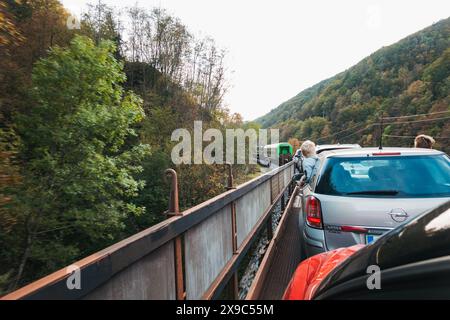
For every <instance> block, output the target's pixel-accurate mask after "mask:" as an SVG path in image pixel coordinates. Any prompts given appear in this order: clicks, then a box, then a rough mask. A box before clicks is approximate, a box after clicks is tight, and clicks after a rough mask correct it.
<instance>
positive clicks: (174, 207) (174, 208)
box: [165, 169, 182, 216]
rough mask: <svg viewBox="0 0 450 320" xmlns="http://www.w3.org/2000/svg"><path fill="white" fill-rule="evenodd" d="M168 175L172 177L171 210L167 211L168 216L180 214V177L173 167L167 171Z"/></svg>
mask: <svg viewBox="0 0 450 320" xmlns="http://www.w3.org/2000/svg"><path fill="white" fill-rule="evenodd" d="M165 173H166V175H167V176H170V178H171V187H170V197H169V210H167V211H166V214H167V216H178V215H182V214H180V206H179V204H178V177H177V172H176V171H175V170H173V169H167V170H166V171H165Z"/></svg>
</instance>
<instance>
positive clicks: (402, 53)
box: [255, 18, 450, 147]
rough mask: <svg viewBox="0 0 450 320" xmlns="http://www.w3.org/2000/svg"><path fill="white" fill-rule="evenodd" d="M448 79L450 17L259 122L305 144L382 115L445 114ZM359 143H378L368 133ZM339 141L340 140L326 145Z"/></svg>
mask: <svg viewBox="0 0 450 320" xmlns="http://www.w3.org/2000/svg"><path fill="white" fill-rule="evenodd" d="M449 75H450V18H446V19H443V20H440V21H438V22H436V23H434V24H432V25H431V26H429V27H427V28H425V29H422V30H420V31H417V32H415V33H413V34H411V35H409V36H407V37H405V38H403V39H401V40H400V41H398V42H396V43H394V44H392V45H389V46H383V47H382V48H380V49H378V50H377V51H375V52H373V53H372V54H370V55H369V56H367V57H365V58H363V59H362V60H361V61H360V62H358V63H357V64H355V65H353V66H351V67H350V68H348V69H346V70H344V71H342V72H340V73H338V74H336V75H334V76H332V77H330V78H328V79H325V80H322V81H320V82H318V83H317V84H315V85H313V86H311V87H309V88H307V89H305V90H302V91H301V92H299V93H298V94H297V95H295V96H294V97H292V98H291V99H288V100H286V101H285V102H283V103H281V104H280V105H279V106H278V107H276V108H274V109H272V110H271V111H270V112H269V113H267V114H266V115H264V116H262V117H259V118H257V119H256V120H255V122H257V123H259V124H261V125H262V127H264V128H267V127H276V128H280V129H281V135H280V137H281V138H282V139H283V140H287V139H289V138H298V139H300V140H303V139H306V138H310V139H318V138H320V137H323V136H326V135H329V134H330V133H334V132H337V131H340V130H342V129H345V128H347V127H351V126H352V125H355V124H356V125H357V124H364V123H367V122H368V121H373V120H375V118H376V117H379V116H380V115H381V114H383V115H384V116H400V115H401V116H403V115H411V114H418V113H428V112H433V111H446V110H450V109H449V105H450V99H449V90H450V78H449ZM447 122H448V121H447ZM394 127H395V126H394ZM449 130H450V128H448V124H446V123H445V122H444V123H439V122H436V123H430V124H427V125H422V126H412V127H411V128H409V130H406V129H405V128H401V127H396V128H393V126H391V127H387V129H386V128H385V132H384V134H385V135H389V133H391V134H392V133H396V134H404V135H405V134H406V133H408V134H409V135H412V134H415V131H420V132H425V133H428V134H433V135H443V134H446V135H450V132H449ZM369 135H370V136H369ZM354 140H355V139H353V141H350V142H359V143H362V144H364V145H369V144H373V142H374V134H373V133H372V134H363V135H362V136H361V137H359V139H357V140H358V141H354ZM337 141H339V137H336V139H331V140H329V141H327V142H337ZM387 141H389V139H387ZM339 142H341V141H339ZM391 142H393V141H391ZM408 143H410V142H408ZM397 144H400V145H401V144H405V143H402V142H398V143H397ZM445 144H448V141H447V142H445ZM442 145H444V143H443V142H442V143H441V146H442ZM445 146H446V145H445ZM445 146H444V147H445Z"/></svg>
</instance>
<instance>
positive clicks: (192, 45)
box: [0, 0, 255, 294]
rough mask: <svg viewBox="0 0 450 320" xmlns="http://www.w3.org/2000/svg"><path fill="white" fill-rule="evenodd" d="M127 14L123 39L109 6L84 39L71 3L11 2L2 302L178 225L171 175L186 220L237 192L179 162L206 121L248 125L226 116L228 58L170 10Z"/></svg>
mask: <svg viewBox="0 0 450 320" xmlns="http://www.w3.org/2000/svg"><path fill="white" fill-rule="evenodd" d="M127 15H128V18H129V19H130V21H131V29H129V30H126V32H127V36H124V35H123V32H125V31H124V30H123V28H121V27H120V25H123V23H122V24H121V23H120V19H122V17H121V16H120V15H119V14H118V13H117V12H114V10H112V9H111V8H109V7H108V6H106V5H104V4H103V3H102V2H97V3H96V5H93V6H89V10H88V11H87V13H86V14H85V15H84V16H83V20H82V22H81V25H82V28H81V29H80V30H69V29H67V26H66V21H67V17H68V14H67V12H66V11H65V9H64V8H63V6H62V5H61V3H60V2H59V1H58V0H33V1H30V0H22V1H17V0H8V1H6V2H5V3H3V2H2V3H0V22H1V21H6V22H7V23H6V24H4V25H1V26H0V89H1V95H0V247H1V248H2V250H1V251H0V294H2V293H5V292H8V291H11V290H14V289H16V288H17V287H19V286H21V285H23V284H26V283H28V282H30V281H32V280H35V279H37V278H39V277H41V276H43V275H46V274H48V273H51V272H53V271H55V270H57V269H59V268H62V267H64V266H66V265H67V264H70V263H72V262H74V261H76V260H77V259H81V258H83V257H85V256H87V255H89V254H91V253H93V252H95V251H97V250H99V249H102V248H104V247H106V246H108V245H110V244H113V243H114V242H117V241H119V240H122V239H123V238H125V237H127V236H130V235H132V234H134V233H136V232H138V231H140V230H142V229H144V228H147V227H149V226H152V225H154V224H155V223H157V222H159V221H161V220H163V219H165V215H164V211H165V210H166V209H167V204H168V196H169V183H168V182H167V181H166V179H165V176H164V170H165V169H167V168H169V167H173V168H174V169H176V171H177V172H178V176H179V192H180V196H179V197H180V207H181V208H182V209H185V208H187V207H191V206H193V205H196V204H198V203H200V202H202V201H205V200H207V199H209V198H211V197H213V196H215V195H217V194H219V193H221V192H224V191H225V190H226V189H225V186H226V171H225V170H224V167H223V166H221V165H206V164H205V165H194V166H189V165H181V166H174V165H173V163H172V161H171V159H170V154H171V149H172V147H173V145H174V144H175V142H172V141H171V134H172V132H173V130H174V129H177V128H186V129H188V130H192V129H193V122H194V120H203V127H204V130H206V129H208V128H212V127H214V128H218V129H220V130H224V129H225V128H226V127H244V128H245V127H246V126H248V124H244V123H243V122H242V118H241V117H240V115H238V114H233V115H232V114H230V113H229V111H228V110H227V109H226V108H225V107H224V106H223V100H222V98H223V95H224V93H225V91H226V85H225V78H224V67H223V64H222V59H223V52H222V51H221V50H219V49H218V48H216V47H215V45H214V41H212V39H210V38H206V39H195V38H194V37H193V36H192V35H191V34H190V33H189V32H188V31H187V29H186V27H185V26H184V25H183V24H182V23H181V22H180V21H179V20H178V19H177V18H175V17H173V16H170V15H169V14H167V13H166V12H165V11H164V10H161V9H153V10H150V11H146V10H144V9H141V8H139V7H136V6H135V7H133V8H128V9H127ZM142 28H148V29H147V30H144V29H142ZM124 38H127V41H124V40H122V39H124ZM254 172H255V167H254V166H249V165H239V166H238V165H237V166H235V167H234V176H235V177H236V178H237V179H236V180H237V181H238V182H243V181H244V180H245V179H246V178H247V177H250V176H252V174H254Z"/></svg>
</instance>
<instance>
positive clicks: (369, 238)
mask: <svg viewBox="0 0 450 320" xmlns="http://www.w3.org/2000/svg"><path fill="white" fill-rule="evenodd" d="M379 237H381V236H376V235H373V234H367V235H366V243H367V244H371V243H372V242H374V241H375V240H377V239H378V238H379Z"/></svg>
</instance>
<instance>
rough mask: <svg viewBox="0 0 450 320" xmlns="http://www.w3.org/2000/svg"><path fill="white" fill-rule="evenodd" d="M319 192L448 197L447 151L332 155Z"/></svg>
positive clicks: (317, 188) (449, 188) (319, 182)
mask: <svg viewBox="0 0 450 320" xmlns="http://www.w3.org/2000/svg"><path fill="white" fill-rule="evenodd" d="M315 192H316V193H319V194H327V195H339V196H354V197H398V198H405V197H406V198H408V197H448V196H450V160H449V158H448V157H447V156H446V155H435V156H382V157H361V158H355V157H351V158H341V157H335V158H333V157H332V158H329V159H328V160H327V162H326V164H325V168H324V169H323V171H322V174H321V175H320V177H319V181H318V184H317V186H316V189H315Z"/></svg>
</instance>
